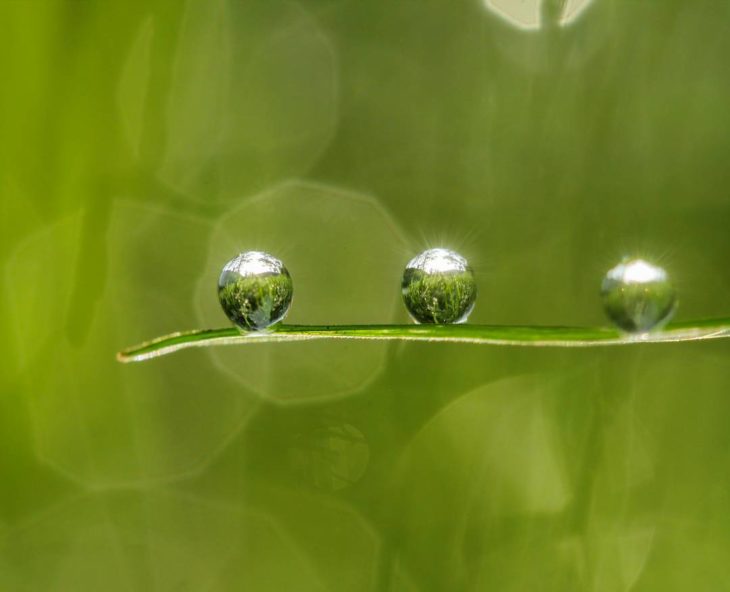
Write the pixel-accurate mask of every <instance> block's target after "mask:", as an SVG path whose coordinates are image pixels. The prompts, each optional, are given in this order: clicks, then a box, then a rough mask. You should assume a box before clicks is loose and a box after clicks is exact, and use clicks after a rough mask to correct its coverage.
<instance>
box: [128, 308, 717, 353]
mask: <svg viewBox="0 0 730 592" xmlns="http://www.w3.org/2000/svg"><path fill="white" fill-rule="evenodd" d="M722 337H730V318H721V319H707V320H701V321H691V322H682V323H672V324H669V325H667V326H666V327H665V328H664V329H663V330H661V331H656V332H653V333H647V334H642V335H627V334H624V333H621V332H619V331H617V330H616V329H608V328H602V327H537V326H508V325H468V324H467V325H277V326H275V327H272V328H271V329H269V330H267V331H261V332H251V333H243V332H241V331H239V330H238V329H236V328H235V327H227V328H225V329H201V330H195V331H187V332H182V333H172V334H171V335H165V336H163V337H158V338H157V339H153V340H152V341H147V342H145V343H142V344H140V345H137V346H134V347H131V348H129V349H126V350H124V351H121V352H119V353H118V354H117V359H118V360H119V361H120V362H141V361H143V360H148V359H150V358H155V357H158V356H162V355H165V354H169V353H172V352H175V351H178V350H181V349H186V348H189V347H211V346H215V345H243V344H253V343H268V342H274V341H285V342H290V341H302V340H309V339H369V340H401V341H434V342H443V343H475V344H487V345H512V346H532V347H591V346H594V347H595V346H608V345H629V344H635V343H665V342H678V341H698V340H705V339H719V338H722Z"/></svg>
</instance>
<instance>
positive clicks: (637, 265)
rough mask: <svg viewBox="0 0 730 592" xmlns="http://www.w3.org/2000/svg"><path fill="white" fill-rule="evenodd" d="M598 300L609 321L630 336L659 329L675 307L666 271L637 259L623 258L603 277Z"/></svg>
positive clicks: (671, 287)
mask: <svg viewBox="0 0 730 592" xmlns="http://www.w3.org/2000/svg"><path fill="white" fill-rule="evenodd" d="M601 298H602V299H603V307H604V309H605V310H606V314H607V315H608V317H609V318H610V319H611V321H613V323H614V324H615V325H616V326H617V327H618V328H619V329H621V330H623V331H627V332H629V333H645V332H647V331H651V330H652V329H658V328H660V327H662V326H663V325H664V324H665V323H666V322H667V321H669V319H670V318H671V316H672V314H673V313H674V310H675V308H676V306H677V294H676V292H675V290H674V287H673V286H672V284H671V282H670V281H669V276H668V275H667V272H666V271H665V270H664V269H662V268H661V267H657V266H656V265H653V264H651V263H648V262H647V261H644V260H643V259H638V258H625V259H624V260H623V261H621V263H619V264H618V265H617V266H616V267H614V268H613V269H611V270H610V271H609V272H608V273H607V274H606V277H605V278H604V279H603V284H602V285H601Z"/></svg>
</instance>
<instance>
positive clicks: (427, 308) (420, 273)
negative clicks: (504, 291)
mask: <svg viewBox="0 0 730 592" xmlns="http://www.w3.org/2000/svg"><path fill="white" fill-rule="evenodd" d="M401 288H402V290H403V301H404V302H405V305H406V308H407V309H408V312H409V313H410V315H411V317H413V320H414V321H416V322H417V323H435V324H439V325H442V324H448V323H463V322H464V321H466V319H467V317H468V316H469V314H470V313H471V311H472V309H473V308H474V302H475V301H476V298H477V284H476V281H475V280H474V273H473V272H472V270H471V267H469V264H468V263H467V262H466V259H464V258H463V257H462V256H461V255H459V254H458V253H456V252H454V251H451V250H449V249H428V250H427V251H424V252H423V253H421V254H420V255H418V256H417V257H414V258H413V259H411V260H410V261H409V262H408V265H406V270H405V272H403V282H402V284H401Z"/></svg>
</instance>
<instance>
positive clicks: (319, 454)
mask: <svg viewBox="0 0 730 592" xmlns="http://www.w3.org/2000/svg"><path fill="white" fill-rule="evenodd" d="M369 460H370V447H369V446H368V443H367V440H366V439H365V436H364V435H363V433H362V432H361V431H360V430H358V429H357V428H356V427H354V426H352V425H350V424H348V423H330V424H327V425H322V426H317V427H315V428H313V429H311V430H309V431H307V432H304V433H301V434H299V435H297V436H296V437H295V438H294V441H293V444H292V446H291V448H290V450H289V462H290V466H291V467H292V470H293V471H294V473H296V474H297V475H298V476H299V477H300V478H301V479H302V480H303V481H305V482H307V483H308V484H309V485H312V486H314V487H316V488H317V489H323V490H326V491H338V490H341V489H345V488H346V487H350V486H351V485H354V484H355V483H357V482H358V481H359V480H360V479H361V478H362V476H363V474H364V473H365V469H366V468H367V466H368V461H369Z"/></svg>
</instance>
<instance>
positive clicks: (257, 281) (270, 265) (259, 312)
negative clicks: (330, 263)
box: [218, 251, 294, 331]
mask: <svg viewBox="0 0 730 592" xmlns="http://www.w3.org/2000/svg"><path fill="white" fill-rule="evenodd" d="M293 293H294V287H293V284H292V279H291V276H290V275H289V272H288V271H287V269H286V267H284V264H283V263H282V262H281V261H279V260H278V259H277V258H276V257H272V256H271V255H269V254H268V253H262V252H261V251H247V252H245V253H241V254H240V255H238V257H236V258H234V259H231V260H230V261H229V262H228V263H226V264H225V266H224V267H223V271H222V272H221V275H220V278H219V279H218V299H219V300H220V303H221V306H222V307H223V311H224V312H225V313H226V316H227V317H228V318H229V319H231V321H233V323H235V324H236V325H237V326H238V327H240V328H241V329H244V330H246V331H256V330H259V329H265V328H266V327H269V326H271V325H273V324H274V323H278V322H279V321H280V320H281V319H283V318H284V316H285V315H286V313H287V312H288V311H289V306H290V305H291V299H292V295H293Z"/></svg>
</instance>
